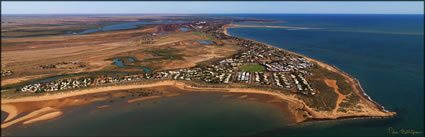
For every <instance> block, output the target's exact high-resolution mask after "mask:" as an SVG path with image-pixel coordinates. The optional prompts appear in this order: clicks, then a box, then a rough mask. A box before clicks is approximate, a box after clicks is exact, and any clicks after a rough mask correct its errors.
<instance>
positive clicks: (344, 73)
mask: <svg viewBox="0 0 425 137" xmlns="http://www.w3.org/2000/svg"><path fill="white" fill-rule="evenodd" d="M228 28H236V27H235V26H234V25H232V24H227V25H225V26H224V30H223V33H224V34H225V35H227V36H232V35H230V34H229V33H228V32H227V29H228ZM232 37H236V36H232ZM237 38H239V39H244V40H250V41H254V42H257V43H261V44H264V45H266V46H270V47H274V48H277V49H280V50H283V51H285V52H288V53H290V54H294V55H298V56H301V57H303V58H306V59H307V60H309V61H312V62H314V63H316V64H318V65H320V66H322V67H324V68H325V69H328V70H330V71H334V72H336V73H340V74H341V75H342V76H345V77H347V78H348V79H349V80H354V81H355V83H356V85H354V86H359V88H360V91H359V93H357V94H358V95H359V96H360V97H361V99H363V100H366V103H368V104H369V103H372V105H373V106H375V108H377V109H379V110H380V111H382V112H384V113H388V114H389V116H388V117H392V116H395V115H396V112H390V111H388V110H386V109H385V107H384V106H382V105H380V104H379V103H378V102H376V101H374V100H372V98H371V97H370V96H369V95H367V93H366V92H365V91H364V89H363V87H362V86H361V84H360V81H359V80H358V79H356V78H355V77H353V76H351V75H350V74H348V73H346V72H344V71H342V70H341V69H339V68H338V67H336V66H335V65H330V64H326V63H324V62H322V61H320V60H318V59H313V58H310V57H308V56H305V55H302V54H299V53H295V52H292V51H289V50H286V49H283V48H279V47H276V46H273V45H270V44H266V43H263V42H259V41H256V40H251V39H246V38H240V37H237ZM328 67H330V69H329V68H328ZM332 69H334V70H332ZM356 91H357V90H356ZM372 117H373V116H372Z"/></svg>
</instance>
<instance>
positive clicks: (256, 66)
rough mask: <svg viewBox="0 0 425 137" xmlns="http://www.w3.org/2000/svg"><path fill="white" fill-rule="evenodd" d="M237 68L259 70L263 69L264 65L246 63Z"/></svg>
mask: <svg viewBox="0 0 425 137" xmlns="http://www.w3.org/2000/svg"><path fill="white" fill-rule="evenodd" d="M239 70H242V71H248V72H259V71H263V70H264V66H262V65H258V64H247V65H242V66H240V67H239Z"/></svg>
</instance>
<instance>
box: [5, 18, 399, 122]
mask: <svg viewBox="0 0 425 137" xmlns="http://www.w3.org/2000/svg"><path fill="white" fill-rule="evenodd" d="M227 25H229V24H227ZM227 25H225V26H224V30H223V32H224V34H225V35H228V36H231V35H229V34H228V33H227ZM232 37H234V36H232ZM237 38H239V37H237ZM239 39H243V40H250V39H245V38H239ZM250 41H254V42H257V43H261V44H264V45H266V46H270V47H273V48H276V49H278V50H283V51H285V52H288V53H290V54H294V55H298V56H302V57H304V58H305V59H307V60H309V61H312V62H314V63H316V64H317V65H320V66H322V67H323V68H325V69H328V70H329V71H333V72H336V73H338V74H340V75H342V76H343V77H345V78H346V79H347V80H348V81H350V84H352V86H354V87H353V88H354V91H353V92H355V93H356V94H357V95H359V96H360V100H361V101H365V104H366V105H368V108H367V109H370V110H367V109H366V111H363V112H360V113H354V114H350V113H339V114H338V113H334V114H328V113H325V112H321V111H316V110H313V109H312V108H309V107H308V106H307V105H306V104H305V102H304V101H303V100H301V99H299V98H297V97H295V95H285V94H280V93H275V92H270V91H267V90H266V89H252V88H201V87H194V86H192V85H190V84H187V83H185V82H184V81H183V82H182V81H178V80H161V81H156V82H154V83H149V84H140V83H132V84H128V85H112V86H104V87H103V86H102V87H90V88H86V89H75V90H71V91H69V92H66V93H64V92H60V93H53V94H45V95H42V96H29V97H21V98H14V99H7V98H5V99H2V100H1V104H2V111H4V112H6V113H8V114H9V115H10V114H11V113H9V112H13V109H16V108H10V107H9V108H7V107H6V108H4V107H3V106H6V105H8V103H19V102H30V101H46V100H57V99H62V98H68V97H73V96H79V95H86V94H92V93H100V92H107V91H115V90H127V89H137V88H151V87H158V86H175V87H177V88H180V89H184V90H189V91H191V90H193V91H201V92H202V91H206V92H223V93H226V92H227V93H229V92H230V93H255V94H264V95H271V96H276V97H278V98H279V99H281V100H282V101H285V102H287V104H288V109H289V111H291V113H292V114H293V116H294V119H295V121H296V122H295V123H301V122H304V121H311V120H335V119H347V118H359V117H367V118H372V117H392V116H394V115H396V113H395V112H389V111H388V110H385V108H384V107H383V106H381V105H380V104H378V103H377V102H375V101H373V100H372V99H371V97H370V96H368V95H367V94H366V92H365V91H364V89H363V88H362V87H361V84H360V81H359V80H357V79H356V78H354V77H353V76H351V75H349V74H348V73H346V72H344V71H342V70H341V69H339V68H337V67H335V66H333V65H329V64H326V63H323V62H321V61H319V60H316V59H312V58H310V57H307V56H305V55H302V54H298V53H295V52H292V51H288V50H285V49H283V48H279V47H275V46H273V45H269V44H265V43H262V42H259V41H255V40H250ZM266 103H267V102H266ZM6 109H8V110H6ZM375 109H376V110H375ZM378 110H379V111H378ZM300 113H301V114H300ZM306 113H308V115H309V117H306V116H303V114H306ZM9 115H8V117H9ZM52 115H53V114H52ZM6 119H8V120H9V119H12V118H6Z"/></svg>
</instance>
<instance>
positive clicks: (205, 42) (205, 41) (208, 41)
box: [198, 40, 214, 45]
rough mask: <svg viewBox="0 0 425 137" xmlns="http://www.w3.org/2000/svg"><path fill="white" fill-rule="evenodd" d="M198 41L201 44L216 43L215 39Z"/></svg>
mask: <svg viewBox="0 0 425 137" xmlns="http://www.w3.org/2000/svg"><path fill="white" fill-rule="evenodd" d="M198 42H199V44H202V45H207V44H214V41H211V40H200V41H198Z"/></svg>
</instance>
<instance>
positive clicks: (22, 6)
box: [1, 1, 424, 14]
mask: <svg viewBox="0 0 425 137" xmlns="http://www.w3.org/2000/svg"><path fill="white" fill-rule="evenodd" d="M1 5H2V6H1V12H2V14H85V13H87V14H98V13H118V14H120V13H181V14H184V13H342V14H353V13H359V14H423V13H424V2H423V1H422V2H368V1H366V2H285V1H275V2H260V1H252V2H220V1H211V2H196V1H181V2H142V1H140V2H100V1H92V2H59V1H57V2H46V1H44V2H25V1H21V2H1Z"/></svg>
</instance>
